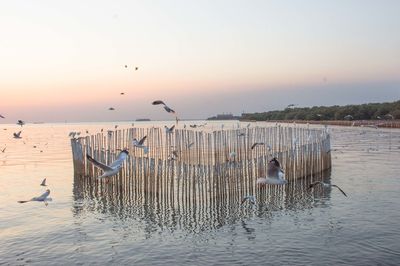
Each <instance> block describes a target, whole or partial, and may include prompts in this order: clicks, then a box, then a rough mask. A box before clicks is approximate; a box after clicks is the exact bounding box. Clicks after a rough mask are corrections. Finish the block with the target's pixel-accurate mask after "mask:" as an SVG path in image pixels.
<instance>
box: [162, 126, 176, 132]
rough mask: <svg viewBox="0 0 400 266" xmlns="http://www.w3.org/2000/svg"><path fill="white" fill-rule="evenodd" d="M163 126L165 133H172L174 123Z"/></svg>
mask: <svg viewBox="0 0 400 266" xmlns="http://www.w3.org/2000/svg"><path fill="white" fill-rule="evenodd" d="M164 128H165V133H167V134H168V133H172V132H173V131H174V128H175V125H173V126H172V127H167V126H164Z"/></svg>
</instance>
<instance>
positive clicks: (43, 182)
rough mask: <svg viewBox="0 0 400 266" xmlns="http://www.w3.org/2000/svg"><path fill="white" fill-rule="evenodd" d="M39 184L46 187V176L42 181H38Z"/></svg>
mask: <svg viewBox="0 0 400 266" xmlns="http://www.w3.org/2000/svg"><path fill="white" fill-rule="evenodd" d="M40 185H41V186H42V187H47V185H46V178H45V179H43V181H42V183H40Z"/></svg>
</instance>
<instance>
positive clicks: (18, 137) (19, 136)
mask: <svg viewBox="0 0 400 266" xmlns="http://www.w3.org/2000/svg"><path fill="white" fill-rule="evenodd" d="M21 132H22V131H20V132H18V133H15V132H14V133H13V135H14V139H22V137H21Z"/></svg>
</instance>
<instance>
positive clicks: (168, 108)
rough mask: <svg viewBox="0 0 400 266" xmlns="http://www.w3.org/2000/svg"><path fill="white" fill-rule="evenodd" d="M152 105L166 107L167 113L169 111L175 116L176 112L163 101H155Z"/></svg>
mask: <svg viewBox="0 0 400 266" xmlns="http://www.w3.org/2000/svg"><path fill="white" fill-rule="evenodd" d="M152 104H153V105H160V104H161V105H164V109H165V111H167V112H168V113H173V114H175V111H174V110H172V109H171V108H170V107H169V106H168V105H166V104H165V103H164V102H163V101H161V100H156V101H153V102H152Z"/></svg>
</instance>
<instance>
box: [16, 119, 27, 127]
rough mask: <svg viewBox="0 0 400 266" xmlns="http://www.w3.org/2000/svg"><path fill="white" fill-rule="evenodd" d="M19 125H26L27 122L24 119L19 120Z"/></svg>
mask: <svg viewBox="0 0 400 266" xmlns="http://www.w3.org/2000/svg"><path fill="white" fill-rule="evenodd" d="M17 125H20V126H21V127H22V126H23V125H25V122H24V121H22V120H18V122H17Z"/></svg>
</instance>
